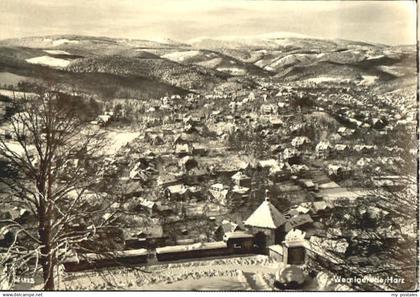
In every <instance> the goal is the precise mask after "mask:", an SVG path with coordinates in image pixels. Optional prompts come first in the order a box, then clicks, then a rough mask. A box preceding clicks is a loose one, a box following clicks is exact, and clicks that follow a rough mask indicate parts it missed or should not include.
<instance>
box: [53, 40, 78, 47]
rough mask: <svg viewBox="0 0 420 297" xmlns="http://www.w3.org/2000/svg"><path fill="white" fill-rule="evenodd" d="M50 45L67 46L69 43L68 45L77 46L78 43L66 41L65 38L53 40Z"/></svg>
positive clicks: (76, 41)
mask: <svg viewBox="0 0 420 297" xmlns="http://www.w3.org/2000/svg"><path fill="white" fill-rule="evenodd" d="M52 43H53V45H55V46H58V45H62V44H67V43H70V44H78V43H79V40H70V39H67V38H61V39H56V40H53V42H52Z"/></svg>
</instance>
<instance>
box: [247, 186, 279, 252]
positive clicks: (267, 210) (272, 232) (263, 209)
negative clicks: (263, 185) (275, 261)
mask: <svg viewBox="0 0 420 297" xmlns="http://www.w3.org/2000/svg"><path fill="white" fill-rule="evenodd" d="M285 223H286V217H285V216H284V215H283V214H282V213H281V212H280V211H279V210H278V209H277V208H276V207H275V206H274V205H273V204H272V203H271V202H270V198H269V197H268V191H266V197H265V200H264V201H263V203H261V205H260V206H259V207H258V208H257V209H256V210H255V211H254V212H253V213H252V214H251V215H250V216H249V217H248V219H246V221H245V222H244V225H245V226H246V227H248V228H249V229H250V231H251V232H252V233H253V234H254V235H255V243H256V244H257V245H258V246H259V247H260V248H265V247H267V246H269V245H273V244H276V243H281V242H282V240H283V239H284V225H285Z"/></svg>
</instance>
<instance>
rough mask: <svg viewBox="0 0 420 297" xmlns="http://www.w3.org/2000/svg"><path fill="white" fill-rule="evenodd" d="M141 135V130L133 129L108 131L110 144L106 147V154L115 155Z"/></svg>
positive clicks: (107, 136)
mask: <svg viewBox="0 0 420 297" xmlns="http://www.w3.org/2000/svg"><path fill="white" fill-rule="evenodd" d="M139 136H140V132H131V131H107V133H106V138H107V142H108V144H109V145H107V147H106V151H105V152H104V153H105V154H108V155H113V154H115V153H117V152H118V150H119V149H120V148H121V147H123V146H125V145H126V144H128V143H130V142H131V141H133V140H134V139H135V138H137V137H139Z"/></svg>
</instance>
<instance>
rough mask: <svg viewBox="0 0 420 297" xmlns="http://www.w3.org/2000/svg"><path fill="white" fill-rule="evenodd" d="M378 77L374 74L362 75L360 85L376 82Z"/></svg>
mask: <svg viewBox="0 0 420 297" xmlns="http://www.w3.org/2000/svg"><path fill="white" fill-rule="evenodd" d="M377 79H379V77H377V76H376V75H362V80H361V81H360V84H362V85H372V84H374V83H375V82H376V80H377Z"/></svg>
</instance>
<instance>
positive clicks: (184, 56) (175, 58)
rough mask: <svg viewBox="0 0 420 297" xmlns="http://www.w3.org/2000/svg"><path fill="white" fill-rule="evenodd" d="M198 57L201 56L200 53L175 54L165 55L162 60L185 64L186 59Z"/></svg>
mask: <svg viewBox="0 0 420 297" xmlns="http://www.w3.org/2000/svg"><path fill="white" fill-rule="evenodd" d="M197 55H200V51H185V52H173V53H169V54H166V55H163V56H162V58H165V59H168V60H171V61H175V62H183V61H184V60H185V59H188V58H192V57H195V56H197Z"/></svg>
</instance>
